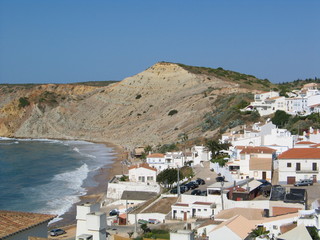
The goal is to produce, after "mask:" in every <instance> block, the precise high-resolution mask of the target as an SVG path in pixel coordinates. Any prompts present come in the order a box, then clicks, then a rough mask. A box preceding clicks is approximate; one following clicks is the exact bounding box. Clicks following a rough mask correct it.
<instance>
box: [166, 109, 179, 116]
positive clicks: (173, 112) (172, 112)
mask: <svg viewBox="0 0 320 240" xmlns="http://www.w3.org/2000/svg"><path fill="white" fill-rule="evenodd" d="M177 113H178V111H177V110H175V109H173V110H171V111H170V112H169V113H168V116H173V115H175V114H177Z"/></svg>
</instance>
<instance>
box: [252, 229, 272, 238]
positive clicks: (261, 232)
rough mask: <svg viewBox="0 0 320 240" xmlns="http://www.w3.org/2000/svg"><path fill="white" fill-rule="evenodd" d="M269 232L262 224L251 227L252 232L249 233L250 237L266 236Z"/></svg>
mask: <svg viewBox="0 0 320 240" xmlns="http://www.w3.org/2000/svg"><path fill="white" fill-rule="evenodd" d="M268 234H269V231H266V228H265V227H263V226H258V227H256V228H255V229H252V232H251V233H250V236H251V237H252V238H256V237H260V236H266V235H268Z"/></svg>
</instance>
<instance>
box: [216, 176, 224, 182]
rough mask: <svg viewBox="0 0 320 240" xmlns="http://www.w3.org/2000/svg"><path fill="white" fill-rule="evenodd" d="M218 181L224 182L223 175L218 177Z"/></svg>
mask: <svg viewBox="0 0 320 240" xmlns="http://www.w3.org/2000/svg"><path fill="white" fill-rule="evenodd" d="M216 181H217V182H224V177H222V176H219V177H216Z"/></svg>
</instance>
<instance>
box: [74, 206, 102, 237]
mask: <svg viewBox="0 0 320 240" xmlns="http://www.w3.org/2000/svg"><path fill="white" fill-rule="evenodd" d="M99 210H100V207H99V204H90V203H85V204H81V205H78V206H77V216H76V219H77V230H76V239H77V240H80V239H81V240H82V239H84V240H86V239H92V240H104V239H106V227H107V221H106V219H107V218H106V213H103V212H99ZM90 237H91V238H90Z"/></svg>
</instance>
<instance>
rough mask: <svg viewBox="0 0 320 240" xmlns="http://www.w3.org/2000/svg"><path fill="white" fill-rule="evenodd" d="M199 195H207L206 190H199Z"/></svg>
mask: <svg viewBox="0 0 320 240" xmlns="http://www.w3.org/2000/svg"><path fill="white" fill-rule="evenodd" d="M200 195H201V196H208V193H207V190H204V191H201V194H200Z"/></svg>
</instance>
